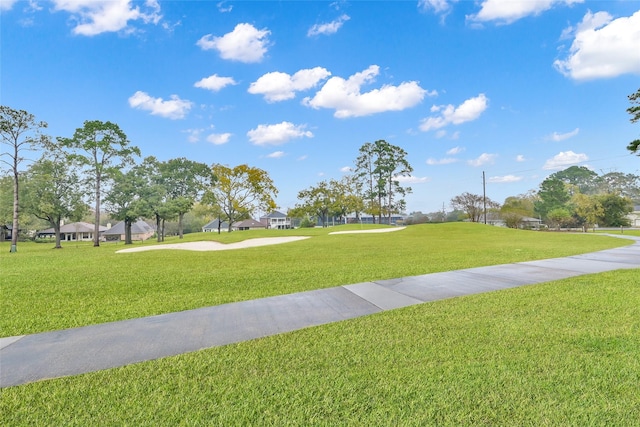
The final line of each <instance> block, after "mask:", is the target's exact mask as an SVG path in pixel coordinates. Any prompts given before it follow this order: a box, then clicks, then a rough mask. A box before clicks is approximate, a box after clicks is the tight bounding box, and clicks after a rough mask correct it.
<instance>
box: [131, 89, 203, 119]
mask: <svg viewBox="0 0 640 427" xmlns="http://www.w3.org/2000/svg"><path fill="white" fill-rule="evenodd" d="M170 98H171V99H169V100H168V101H164V100H163V99H162V98H153V97H151V96H149V94H147V93H146V92H142V91H137V92H136V93H134V94H133V95H132V96H131V97H130V98H129V106H130V107H131V108H137V109H139V110H146V111H150V112H151V114H153V115H154V116H161V117H166V118H168V119H173V120H175V119H182V118H184V116H186V115H187V113H188V112H189V110H190V109H191V106H192V105H193V103H192V102H191V101H187V100H183V99H180V98H179V97H178V95H171V96H170Z"/></svg>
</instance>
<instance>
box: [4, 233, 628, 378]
mask: <svg viewBox="0 0 640 427" xmlns="http://www.w3.org/2000/svg"><path fill="white" fill-rule="evenodd" d="M615 237H621V236H615ZM626 238H629V239H633V240H635V243H633V244H632V245H630V246H625V247H621V248H616V249H609V250H604V251H600V252H594V253H589V254H584V255H576V256H571V257H567V258H553V259H546V260H540V261H530V262H521V263H515V264H504V265H496V266H488V267H478V268H470V269H466V270H457V271H449V272H443V273H434V274H426V275H422V276H412V277H403V278H400V279H391V280H381V281H376V282H365V283H357V284H352V285H345V286H338V287H335V288H328V289H319V290H315V291H308V292H300V293H296V294H290V295H281V296H274V297H269V298H263V299H258V300H253V301H243V302H237V303H231V304H224V305H220V306H214V307H205V308H199V309H195V310H188V311H182V312H177V313H168V314H161V315H158V316H152V317H144V318H140V319H131V320H124V321H119V322H112V323H104V324H99V325H91V326H85V327H81V328H74V329H66V330H61V331H52V332H44V333H40V334H33V335H26V336H20V337H9V338H0V387H10V386H14V385H19V384H25V383H29V382H33V381H39V380H44V379H49V378H57V377H62V376H68V375H77V374H82V373H86V372H92V371H98V370H102V369H108V368H114V367H118V366H124V365H127V364H131V363H136V362H142V361H146V360H152V359H158V358H161V357H166V356H173V355H176V354H181V353H187V352H191V351H196V350H200V349H204V348H209V347H215V346H221V345H225V344H230V343H236V342H241V341H247V340H251V339H255V338H261V337H266V336H269V335H275V334H280V333H283V332H289V331H294V330H297V329H302V328H305V327H309V326H317V325H322V324H326V323H331V322H337V321H341V320H345V319H352V318H355V317H359V316H364V315H367V314H373V313H378V312H381V311H385V310H392V309H395V308H400V307H407V306H410V305H414V304H421V303H423V302H427V301H435V300H440V299H445V298H451V297H456V296H461V295H470V294H476V293H481V292H488V291H494V290H500V289H506V288H512V287H516V286H522V285H528V284H535V283H542V282H548V281H552V280H559V279H564V278H568V277H574V276H580V275H583V274H590V273H600V272H604V271H611V270H618V269H632V268H640V238H639V237H633V236H628V237H626Z"/></svg>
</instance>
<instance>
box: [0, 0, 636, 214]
mask: <svg viewBox="0 0 640 427" xmlns="http://www.w3.org/2000/svg"><path fill="white" fill-rule="evenodd" d="M0 7H1V9H0V10H1V11H0V13H1V15H0V18H1V20H2V22H1V23H2V25H1V30H0V31H1V36H2V38H1V42H0V43H1V46H0V47H1V58H0V59H1V69H0V71H1V77H0V90H1V92H0V97H1V101H2V104H3V105H8V106H10V107H12V108H19V109H25V110H27V111H29V112H31V113H33V114H34V115H35V116H36V118H37V119H39V120H44V121H46V122H48V124H49V129H48V133H49V134H50V135H52V136H54V137H56V136H64V137H70V136H72V134H73V132H74V131H75V129H76V128H78V127H81V126H82V124H83V122H84V121H85V120H103V121H107V120H109V121H112V122H115V123H117V124H119V125H120V127H121V128H122V129H123V130H124V131H125V133H126V134H127V135H128V137H129V139H130V141H131V143H132V144H133V145H136V146H138V147H140V149H141V151H142V154H143V157H144V156H151V155H153V156H156V157H157V158H159V159H160V160H168V159H171V158H175V157H186V158H189V159H191V160H197V161H201V162H205V163H208V164H213V163H222V164H227V165H229V166H235V165H238V164H242V163H247V164H249V165H251V166H256V167H260V168H262V169H265V170H267V171H268V172H269V174H270V176H271V177H272V179H273V180H274V182H275V184H276V186H277V187H278V189H279V195H278V197H277V203H278V205H279V207H280V208H281V210H286V209H287V208H289V207H293V205H295V203H296V202H297V200H296V195H297V193H298V191H300V190H302V189H305V188H307V187H309V186H312V185H316V184H317V183H318V182H319V181H321V180H328V179H332V178H334V179H339V178H340V177H341V176H342V175H344V174H345V173H348V169H349V168H350V167H353V163H354V160H355V159H356V157H357V156H358V149H359V148H360V146H362V144H363V143H365V142H373V141H375V140H377V139H385V140H387V141H388V142H389V143H391V144H394V145H398V146H400V147H402V148H403V149H404V150H406V152H407V153H408V160H409V162H410V163H411V165H412V166H413V168H414V172H413V176H412V177H411V178H410V179H408V180H407V185H409V186H411V187H412V188H413V194H411V195H410V196H408V197H407V202H408V206H407V207H408V209H407V210H408V211H423V212H431V211H436V210H441V209H442V207H443V204H444V206H445V209H447V210H449V202H450V200H451V198H452V197H454V196H456V195H458V194H461V193H463V192H471V193H476V194H482V173H483V172H485V175H486V179H487V185H486V189H487V196H488V197H490V198H491V199H493V200H495V201H497V202H500V203H502V202H503V201H504V199H505V198H506V197H508V196H513V195H518V194H522V193H525V192H527V191H528V190H532V189H534V190H535V189H537V188H538V186H539V184H540V182H541V181H542V180H543V179H544V178H545V177H546V176H548V175H549V174H551V173H553V172H555V171H557V170H560V169H564V168H567V167H569V166H571V165H582V166H587V167H589V168H591V169H593V170H594V171H596V172H598V173H606V172H611V171H618V172H624V173H634V174H640V158H638V157H636V156H632V155H631V154H629V152H628V151H627V150H626V148H625V147H626V146H627V144H628V143H629V142H630V141H632V140H633V139H636V138H637V137H638V134H639V133H640V129H639V128H638V125H632V124H631V123H630V122H629V118H630V116H629V115H628V114H627V113H626V111H625V110H626V108H627V107H629V105H630V104H629V101H628V99H627V96H628V95H630V94H631V93H634V92H635V91H636V90H637V89H638V88H640V2H639V1H635V0H624V1H616V0H608V1H588V0H584V1H583V0H527V1H516V0H508V1H506V0H478V1H464V0H420V1H393V2H392V1H335V2H322V1H282V2H278V1H256V2H252V1H222V2H216V1H168V2H165V1H155V0H153V1H151V0H148V1H146V2H134V1H127V0H112V1H98V0H53V1H40V0H33V1H28V2H27V1H12V0H0Z"/></svg>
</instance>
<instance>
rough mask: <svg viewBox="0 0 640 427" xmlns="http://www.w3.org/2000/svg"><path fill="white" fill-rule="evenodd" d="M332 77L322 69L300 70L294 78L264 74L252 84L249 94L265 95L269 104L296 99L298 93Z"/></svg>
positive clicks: (279, 73)
mask: <svg viewBox="0 0 640 427" xmlns="http://www.w3.org/2000/svg"><path fill="white" fill-rule="evenodd" d="M330 75H331V73H330V72H329V71H327V70H326V69H325V68H322V67H315V68H309V69H304V70H300V71H298V72H297V73H295V74H294V75H293V76H291V75H289V74H287V73H281V72H277V71H275V72H272V73H267V74H264V75H263V76H261V77H260V78H259V79H258V80H256V81H255V82H253V83H251V85H250V86H249V93H252V94H254V95H264V99H265V100H267V101H268V102H277V101H284V100H287V99H292V98H294V97H295V96H296V92H297V91H302V90H307V89H311V88H312V87H314V86H317V85H318V83H320V82H321V81H322V80H324V79H326V78H327V77H329V76H330Z"/></svg>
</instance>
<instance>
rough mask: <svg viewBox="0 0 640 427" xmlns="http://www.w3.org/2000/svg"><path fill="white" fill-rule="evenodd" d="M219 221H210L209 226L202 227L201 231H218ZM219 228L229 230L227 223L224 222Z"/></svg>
mask: <svg viewBox="0 0 640 427" xmlns="http://www.w3.org/2000/svg"><path fill="white" fill-rule="evenodd" d="M219 221H220V220H218V219H214V220H213V221H211V222H210V223H209V224H207V225H205V226H203V227H202V229H203V230H217V229H218V222H219ZM220 228H229V223H228V222H226V221H222V222H221V223H220Z"/></svg>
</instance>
